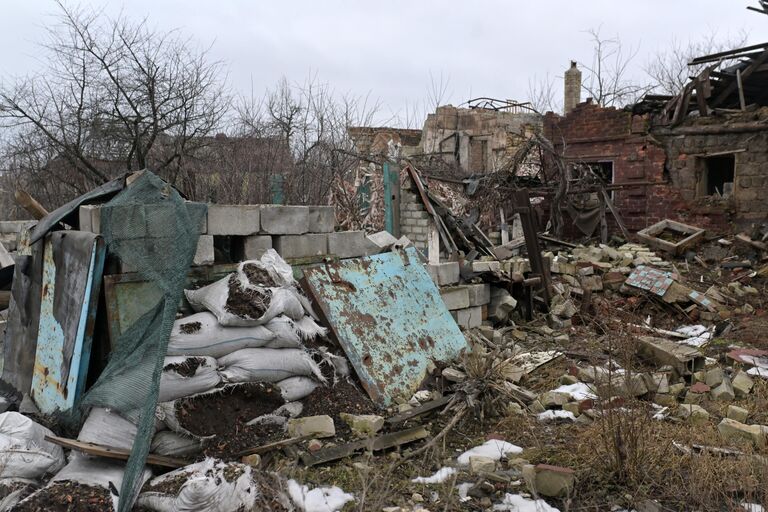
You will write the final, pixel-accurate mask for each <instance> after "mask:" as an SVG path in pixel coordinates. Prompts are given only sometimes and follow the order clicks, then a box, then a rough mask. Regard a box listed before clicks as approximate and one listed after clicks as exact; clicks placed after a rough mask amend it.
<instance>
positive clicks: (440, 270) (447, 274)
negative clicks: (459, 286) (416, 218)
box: [408, 235, 461, 286]
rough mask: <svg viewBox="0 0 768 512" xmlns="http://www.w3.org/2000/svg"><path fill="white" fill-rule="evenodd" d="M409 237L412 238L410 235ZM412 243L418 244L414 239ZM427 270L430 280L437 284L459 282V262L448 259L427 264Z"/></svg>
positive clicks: (444, 284) (445, 284)
mask: <svg viewBox="0 0 768 512" xmlns="http://www.w3.org/2000/svg"><path fill="white" fill-rule="evenodd" d="M408 237H409V238H411V239H414V237H412V236H411V235H408ZM416 239H418V237H416ZM414 245H416V246H418V245H419V244H418V243H417V242H416V241H414ZM427 272H429V275H430V276H432V280H433V281H434V282H435V284H436V285H438V286H448V285H451V284H456V283H458V282H459V277H460V275H461V274H460V270H459V263H458V262H457V261H448V262H445V263H438V264H437V265H427Z"/></svg>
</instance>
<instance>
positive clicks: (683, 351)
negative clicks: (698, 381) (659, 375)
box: [638, 336, 705, 375]
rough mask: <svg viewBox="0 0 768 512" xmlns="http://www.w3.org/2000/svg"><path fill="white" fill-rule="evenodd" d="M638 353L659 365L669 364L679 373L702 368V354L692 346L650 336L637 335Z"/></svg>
mask: <svg viewBox="0 0 768 512" xmlns="http://www.w3.org/2000/svg"><path fill="white" fill-rule="evenodd" d="M638 340H639V342H640V343H639V344H638V353H639V354H640V355H641V356H642V357H644V358H646V359H650V360H651V361H654V362H655V363H657V364H658V365H660V366H663V365H670V366H672V367H673V368H674V369H675V370H677V371H678V373H680V374H681V375H690V374H692V373H693V372H696V371H699V370H701V369H703V368H704V364H705V361H704V356H703V355H702V354H701V352H699V351H698V350H696V349H695V348H693V347H687V346H683V345H679V344H677V343H675V342H674V341H670V340H667V339H664V338H654V337H651V336H639V337H638Z"/></svg>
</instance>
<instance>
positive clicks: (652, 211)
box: [544, 103, 728, 233]
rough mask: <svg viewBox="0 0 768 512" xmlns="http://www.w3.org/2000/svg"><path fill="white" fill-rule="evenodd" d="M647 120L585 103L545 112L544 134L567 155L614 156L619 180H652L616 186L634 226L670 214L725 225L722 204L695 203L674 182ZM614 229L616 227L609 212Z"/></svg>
mask: <svg viewBox="0 0 768 512" xmlns="http://www.w3.org/2000/svg"><path fill="white" fill-rule="evenodd" d="M647 125H648V120H647V118H645V117H644V116H633V115H632V114H631V113H630V112H625V111H623V110H618V109H615V108H602V107H599V106H597V105H594V104H588V103H582V104H580V105H579V106H578V107H576V108H575V109H574V110H573V111H572V112H570V113H569V114H568V116H566V117H562V116H558V115H556V114H553V113H551V112H550V113H548V114H547V115H546V116H545V118H544V134H545V136H546V137H547V138H549V139H550V140H551V141H552V142H553V144H555V146H556V148H557V149H558V151H562V148H563V143H565V157H566V159H568V160H571V161H597V160H610V161H612V162H613V176H614V183H632V182H636V183H653V184H652V185H638V186H637V187H631V188H625V189H622V190H616V191H615V192H614V203H615V205H616V207H617V209H618V211H619V213H620V214H621V217H622V219H623V221H624V223H625V225H626V226H627V228H628V229H629V230H630V231H638V230H641V229H643V228H645V227H647V226H650V225H652V224H654V223H656V222H658V221H660V220H663V219H665V218H670V219H675V220H679V221H680V222H685V223H689V224H694V225H697V226H700V227H704V228H712V229H717V230H721V229H726V228H727V226H728V216H727V215H726V214H725V213H724V212H723V211H722V208H719V209H718V208H715V209H714V210H713V209H710V210H706V209H704V210H696V209H693V208H691V204H690V202H689V201H686V200H685V199H684V198H683V196H682V195H681V191H680V188H679V187H678V186H676V184H674V183H671V182H670V179H669V176H668V174H667V173H665V171H664V169H665V163H666V159H667V154H666V151H665V149H664V148H663V147H661V146H660V145H659V144H658V143H657V142H656V141H654V140H653V139H652V138H650V137H648V136H647V131H646V128H647ZM681 157H682V158H684V157H685V155H682V156H681ZM658 183H663V184H658ZM566 218H568V217H567V215H566ZM609 229H610V231H611V232H613V233H615V232H617V226H616V224H615V222H613V219H612V216H610V215H609Z"/></svg>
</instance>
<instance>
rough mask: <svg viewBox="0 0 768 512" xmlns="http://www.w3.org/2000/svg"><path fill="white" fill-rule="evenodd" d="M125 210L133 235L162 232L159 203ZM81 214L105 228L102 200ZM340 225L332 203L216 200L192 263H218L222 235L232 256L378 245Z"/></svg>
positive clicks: (366, 250) (345, 254) (356, 251)
mask: <svg viewBox="0 0 768 512" xmlns="http://www.w3.org/2000/svg"><path fill="white" fill-rule="evenodd" d="M196 204H199V203H190V205H196ZM125 215H128V216H130V217H131V218H135V225H136V226H137V229H135V230H132V231H131V236H135V237H153V236H159V234H154V233H153V231H157V230H158V228H159V226H157V225H155V224H153V219H156V218H163V217H164V216H163V212H162V211H158V210H157V207H156V206H154V205H148V206H146V207H145V206H142V207H131V208H130V211H126V212H125ZM79 217H80V229H81V230H85V231H91V232H94V233H99V232H100V231H101V210H100V206H81V207H80V211H79ZM138 226H140V227H138ZM153 227H154V228H153ZM335 227H336V220H335V214H334V209H333V207H332V206H282V205H222V204H211V205H208V214H207V216H206V218H205V219H204V222H203V223H202V225H201V227H200V232H201V236H200V239H199V240H198V245H197V251H196V254H195V258H194V261H193V264H194V265H211V264H213V263H215V262H216V251H217V250H218V247H219V246H218V245H216V243H217V242H216V241H217V239H219V238H220V237H225V240H229V242H228V243H229V247H230V251H231V253H232V254H231V255H230V256H231V257H233V258H236V259H238V260H239V259H257V258H260V257H261V256H262V255H263V254H264V252H266V251H267V250H268V249H270V248H274V249H275V250H276V251H277V252H278V253H279V254H280V255H281V256H282V257H283V258H285V259H286V260H288V261H291V260H300V259H312V258H318V257H322V256H326V255H328V256H336V257H338V258H357V257H360V256H366V255H369V254H374V253H376V252H378V251H379V248H378V247H376V246H375V244H373V243H372V242H371V241H369V240H368V239H367V238H366V235H365V232H364V231H334V228H335ZM232 247H235V248H236V249H232Z"/></svg>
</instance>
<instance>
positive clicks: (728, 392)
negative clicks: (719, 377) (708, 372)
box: [710, 377, 736, 402]
mask: <svg viewBox="0 0 768 512" xmlns="http://www.w3.org/2000/svg"><path fill="white" fill-rule="evenodd" d="M710 395H711V396H712V399H713V400H717V401H719V402H730V401H731V400H733V399H734V398H736V394H735V393H734V391H733V386H732V385H731V379H729V378H728V377H723V382H722V383H721V384H720V385H719V386H717V387H716V388H714V389H713V390H712V391H711V393H710Z"/></svg>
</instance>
